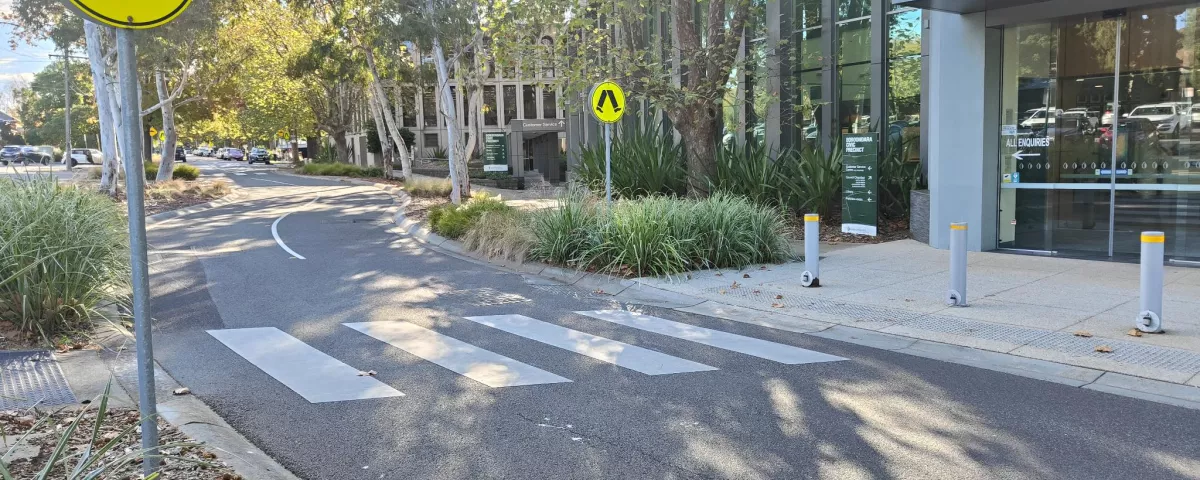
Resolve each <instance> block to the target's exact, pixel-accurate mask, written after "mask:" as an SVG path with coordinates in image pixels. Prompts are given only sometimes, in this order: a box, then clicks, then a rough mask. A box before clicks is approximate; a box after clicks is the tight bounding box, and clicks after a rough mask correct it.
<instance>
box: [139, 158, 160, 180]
mask: <svg viewBox="0 0 1200 480" xmlns="http://www.w3.org/2000/svg"><path fill="white" fill-rule="evenodd" d="M142 165H143V166H144V167H145V169H146V180H149V181H154V179H156V178H158V164H157V163H154V162H145V163H143V164H142Z"/></svg>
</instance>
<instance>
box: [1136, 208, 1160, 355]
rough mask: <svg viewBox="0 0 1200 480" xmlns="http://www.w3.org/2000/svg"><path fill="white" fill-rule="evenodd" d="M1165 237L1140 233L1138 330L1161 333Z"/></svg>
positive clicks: (1150, 233)
mask: <svg viewBox="0 0 1200 480" xmlns="http://www.w3.org/2000/svg"><path fill="white" fill-rule="evenodd" d="M1166 239H1167V236H1166V235H1165V234H1163V232H1142V292H1141V293H1142V295H1141V297H1142V298H1141V302H1140V305H1139V306H1140V307H1141V308H1140V309H1139V312H1141V313H1138V318H1137V321H1136V322H1134V324H1135V326H1137V329H1138V330H1141V331H1143V332H1147V333H1161V332H1162V315H1163V311H1162V301H1163V298H1162V297H1163V254H1164V251H1165V250H1166V248H1165V247H1166Z"/></svg>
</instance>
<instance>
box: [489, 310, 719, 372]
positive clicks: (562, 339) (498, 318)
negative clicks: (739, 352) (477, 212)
mask: <svg viewBox="0 0 1200 480" xmlns="http://www.w3.org/2000/svg"><path fill="white" fill-rule="evenodd" d="M466 318H467V320H470V321H472V322H475V323H479V324H482V325H487V326H489V327H492V328H496V329H499V330H503V331H505V332H508V333H511V334H514V335H520V336H522V337H525V338H528V339H531V340H536V341H539V342H542V343H544V344H546V345H550V346H554V347H558V348H561V349H563V350H569V351H572V352H575V353H579V354H582V355H586V356H589V357H592V358H594V359H596V360H600V361H602V362H608V363H611V364H614V365H617V366H620V367H625V368H628V369H630V370H634V371H638V372H642V373H645V374H647V375H664V374H669V373H683V372H704V371H709V370H716V367H710V366H708V365H705V364H703V363H696V362H693V361H691V360H684V359H682V358H677V357H672V356H670V355H667V354H665V353H659V352H656V351H654V350H647V349H645V348H642V347H638V346H634V345H630V344H628V343H622V342H618V341H616V340H610V339H607V338H604V337H597V336H595V335H592V334H590V333H584V332H580V331H578V330H571V329H569V328H566V327H560V326H558V325H554V324H552V323H546V322H543V321H541V320H536V319H533V318H529V317H526V316H524V315H492V316H486V317H466Z"/></svg>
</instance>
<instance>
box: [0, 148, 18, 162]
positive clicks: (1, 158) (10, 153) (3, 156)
mask: <svg viewBox="0 0 1200 480" xmlns="http://www.w3.org/2000/svg"><path fill="white" fill-rule="evenodd" d="M19 155H21V147H20V146H18V145H8V146H5V147H4V148H3V149H0V164H3V165H8V164H9V163H12V162H15V161H17V156H19Z"/></svg>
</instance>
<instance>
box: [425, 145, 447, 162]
mask: <svg viewBox="0 0 1200 480" xmlns="http://www.w3.org/2000/svg"><path fill="white" fill-rule="evenodd" d="M429 156H431V157H433V158H436V159H438V160H448V159H450V152H448V151H446V149H445V148H442V147H434V148H433V150H432V151H431V152H429Z"/></svg>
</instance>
